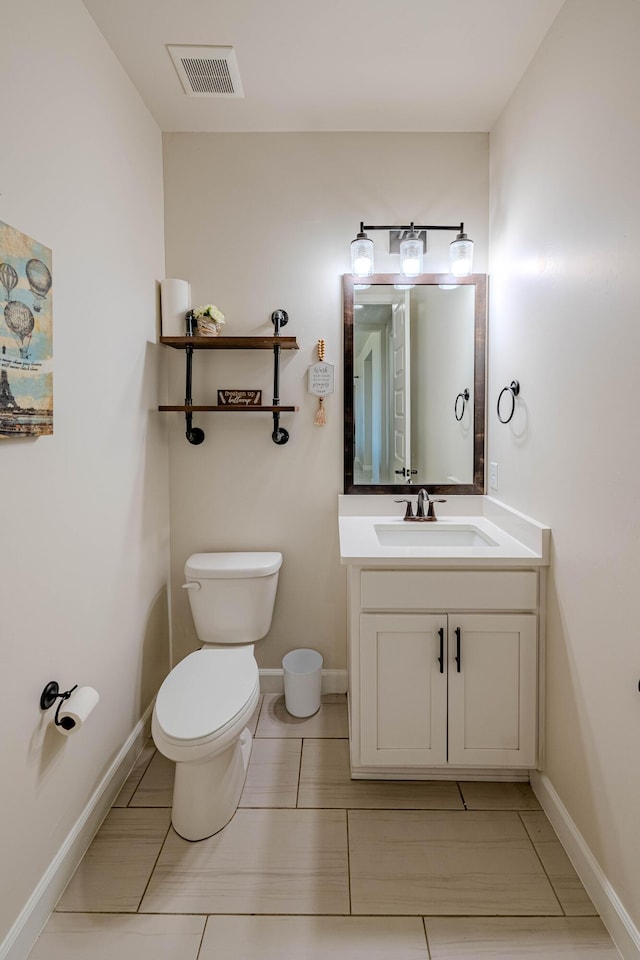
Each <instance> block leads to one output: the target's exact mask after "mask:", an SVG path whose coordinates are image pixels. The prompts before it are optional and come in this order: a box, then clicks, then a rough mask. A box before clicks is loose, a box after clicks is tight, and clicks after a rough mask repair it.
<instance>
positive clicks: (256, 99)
mask: <svg viewBox="0 0 640 960" xmlns="http://www.w3.org/2000/svg"><path fill="white" fill-rule="evenodd" d="M563 2H564V0H84V3H85V6H86V7H87V9H88V10H89V12H90V13H91V15H92V16H93V18H94V20H95V21H96V23H97V25H98V27H99V28H100V30H101V31H102V33H103V34H104V36H105V38H106V40H107V42H108V43H109V45H110V46H111V47H112V49H113V50H114V52H115V54H116V56H117V57H118V58H119V60H120V62H121V63H122V65H123V66H124V68H125V70H126V71H127V73H128V74H129V76H130V77H131V80H132V81H133V83H134V84H135V86H136V87H137V89H138V90H139V92H140V94H141V96H142V98H143V99H144V101H145V103H146V104H147V106H148V108H149V110H150V111H151V113H152V114H153V116H154V117H155V119H156V121H157V122H158V124H159V126H160V127H161V129H162V130H165V131H174V132H179V131H182V132H186V131H192V132H204V131H209V132H217V131H287V130H290V131H294V130H295V131H301V130H307V131H309V130H332V131H346V130H354V131H355V130H367V131H393V130H395V131H442V132H451V131H460V132H468V131H487V130H490V129H491V127H492V126H493V124H494V122H495V120H496V119H497V118H498V116H499V114H500V112H501V110H502V108H503V107H504V105H505V104H506V102H507V100H508V99H509V97H510V96H511V93H512V92H513V90H514V88H515V86H516V85H517V83H518V81H519V79H520V77H521V76H522V74H523V73H524V71H525V69H526V67H527V65H528V64H529V62H530V60H531V58H532V57H533V55H534V54H535V52H536V50H537V48H538V46H539V45H540V43H541V41H542V39H543V37H544V36H545V34H546V32H547V30H548V29H549V27H550V26H551V24H552V22H553V20H554V19H555V17H556V15H557V13H558V11H559V10H560V7H561V6H562V3H563ZM167 44H214V45H232V46H233V47H234V48H235V51H236V55H237V59H238V65H239V68H240V77H241V80H242V85H243V87H244V94H245V96H244V99H208V98H207V99H204V98H192V97H187V96H186V95H185V93H184V91H183V88H182V85H181V83H180V80H179V79H178V76H177V73H176V70H175V68H174V66H173V63H172V61H171V58H170V56H169V53H168V52H167V49H166V45H167Z"/></svg>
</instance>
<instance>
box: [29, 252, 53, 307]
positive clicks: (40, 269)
mask: <svg viewBox="0 0 640 960" xmlns="http://www.w3.org/2000/svg"><path fill="white" fill-rule="evenodd" d="M25 271H26V274H27V280H28V281H29V286H30V287H31V292H32V293H33V309H34V310H35V311H36V313H40V311H41V310H42V300H44V298H45V297H46V295H47V294H48V293H49V290H50V289H51V271H50V270H49V268H48V266H47V265H46V263H43V262H42V260H36V259H32V260H27V265H26V267H25Z"/></svg>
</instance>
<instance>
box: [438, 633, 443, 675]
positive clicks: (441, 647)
mask: <svg viewBox="0 0 640 960" xmlns="http://www.w3.org/2000/svg"><path fill="white" fill-rule="evenodd" d="M438 636H439V637H440V656H439V657H438V663H439V664H440V673H444V627H440V629H439V630H438Z"/></svg>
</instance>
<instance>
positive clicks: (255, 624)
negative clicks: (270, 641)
mask: <svg viewBox="0 0 640 960" xmlns="http://www.w3.org/2000/svg"><path fill="white" fill-rule="evenodd" d="M281 566H282V554H281V553H194V554H192V555H191V556H190V557H189V559H188V560H187V562H186V563H185V566H184V573H185V577H186V581H187V583H186V587H187V589H188V593H189V601H190V603H191V613H192V615H193V622H194V624H195V628H196V633H197V635H198V639H199V640H200V642H201V643H220V644H222V643H256V641H258V640H260V639H261V638H262V637H264V636H265V635H266V634H267V633H268V632H269V627H270V626H271V618H272V616H273V606H274V603H275V599H276V589H277V586H278V571H279V570H280V567H281Z"/></svg>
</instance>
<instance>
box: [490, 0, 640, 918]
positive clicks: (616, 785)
mask: <svg viewBox="0 0 640 960" xmlns="http://www.w3.org/2000/svg"><path fill="white" fill-rule="evenodd" d="M639 47H640V6H639V5H638V3H636V2H633V0H609V2H607V3H606V4H605V3H602V2H600V0H567V2H566V4H565V6H564V7H563V9H562V10H561V12H560V14H559V17H558V19H557V20H556V22H555V23H554V25H553V27H552V28H551V31H550V33H549V34H548V36H547V38H546V40H545V42H544V43H543V45H542V47H541V49H540V50H539V52H538V54H537V56H536V57H535V59H534V61H533V62H532V64H531V66H530V68H529V69H528V71H527V73H526V74H525V76H524V78H523V80H522V82H521V83H520V85H519V87H518V89H517V91H516V93H515V94H514V96H513V98H512V100H511V102H510V103H509V105H508V107H507V109H506V110H505V112H504V114H503V116H502V117H501V119H500V121H499V123H498V124H497V126H496V128H495V129H494V130H493V131H492V133H491V231H492V250H491V319H490V330H491V333H490V338H489V343H490V388H489V411H490V421H489V423H490V432H489V459H490V460H495V461H497V462H498V463H499V481H500V489H499V492H498V496H499V497H500V498H501V499H503V500H505V501H507V502H508V503H509V504H511V505H512V506H514V507H516V508H519V509H521V510H523V511H524V512H526V513H528V514H531V515H532V516H534V517H536V519H538V520H540V521H543V522H545V523H548V524H550V525H551V527H552V528H553V563H552V568H551V576H550V596H549V617H548V664H547V757H546V766H545V772H546V774H547V775H548V777H549V778H550V780H551V782H552V785H553V786H554V788H555V789H556V791H557V792H558V794H559V795H560V798H561V800H562V801H563V802H564V804H565V805H566V807H567V809H568V811H569V813H570V815H571V817H572V818H573V819H574V821H575V823H576V824H577V826H578V828H579V830H580V831H581V833H582V834H583V836H584V838H585V839H586V841H587V843H588V845H589V847H590V848H591V850H592V852H593V853H594V855H595V856H596V858H597V860H598V861H599V863H600V866H601V867H602V869H603V870H604V872H605V874H606V876H607V877H608V878H609V880H610V882H611V883H612V885H613V887H614V889H615V890H616V892H617V893H618V895H619V896H620V898H621V900H622V902H623V904H624V906H625V907H626V909H627V911H628V912H629V913H630V914H631V916H632V918H633V920H634V922H635V924H636V926H640V869H639V866H638V865H639V864H640V831H639V829H638V810H639V806H638V798H639V797H640V763H639V757H640V753H639V746H638V744H639V743H640V694H639V693H638V679H639V678H640V652H639V651H640V644H639V641H638V627H637V610H636V600H637V597H638V583H640V549H639V543H640V495H639V493H638V490H639V487H638V477H639V476H640V446H639V444H638V424H637V406H638V399H637V394H638V369H639V362H640V324H639V323H638V282H637V269H636V264H637V262H638V260H639V259H640V233H639V232H638V222H639V220H640V189H639V186H638V170H640V100H639V98H638V90H639V89H640V61H639V60H638V49H639ZM513 378H517V379H519V380H520V382H521V388H522V393H521V399H520V400H519V402H518V415H517V416H516V418H514V421H513V423H512V424H511V425H510V426H501V425H499V424H498V423H497V420H496V417H495V413H494V412H493V411H494V407H495V398H496V396H497V393H498V391H499V389H500V388H501V387H502V386H504V385H505V384H507V383H509V381H510V380H512V379H513Z"/></svg>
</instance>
